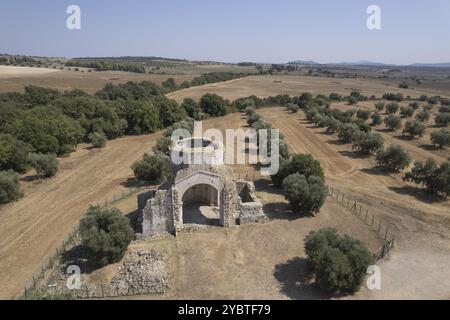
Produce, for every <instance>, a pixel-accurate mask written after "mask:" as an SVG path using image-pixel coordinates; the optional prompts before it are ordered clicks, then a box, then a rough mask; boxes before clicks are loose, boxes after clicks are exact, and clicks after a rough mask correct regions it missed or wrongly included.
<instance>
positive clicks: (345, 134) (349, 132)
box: [338, 123, 361, 143]
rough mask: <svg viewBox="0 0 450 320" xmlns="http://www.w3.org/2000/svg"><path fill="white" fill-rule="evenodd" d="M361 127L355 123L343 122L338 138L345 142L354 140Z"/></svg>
mask: <svg viewBox="0 0 450 320" xmlns="http://www.w3.org/2000/svg"><path fill="white" fill-rule="evenodd" d="M360 132H361V131H360V130H359V127H358V126H357V125H356V124H353V123H345V124H343V125H342V126H341V127H340V128H339V131H338V138H339V140H341V141H342V142H344V143H349V142H352V141H354V139H355V137H356V136H357V135H358V133H360Z"/></svg>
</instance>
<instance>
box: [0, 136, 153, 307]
mask: <svg viewBox="0 0 450 320" xmlns="http://www.w3.org/2000/svg"><path fill="white" fill-rule="evenodd" d="M159 135H160V133H157V134H153V135H146V136H139V137H125V138H121V139H117V140H114V141H110V142H108V144H107V146H106V147H105V148H104V149H101V150H94V149H88V148H87V146H85V145H80V146H79V147H78V150H77V151H76V152H74V153H72V154H71V155H70V157H68V158H63V159H60V161H61V164H60V171H59V172H58V174H57V175H56V177H54V178H52V179H50V180H46V181H43V182H42V183H30V182H25V183H24V189H25V196H24V198H22V199H21V200H19V201H17V202H15V203H11V204H9V205H6V206H4V207H2V208H1V209H0V221H1V224H0V270H1V272H0V283H1V286H0V298H9V297H11V296H14V295H17V294H20V293H21V291H22V290H23V287H24V286H25V284H26V282H27V281H30V279H31V277H32V275H33V274H34V273H35V272H36V271H37V269H38V268H39V266H40V265H41V264H42V263H44V262H45V260H46V259H47V258H48V256H49V255H50V254H52V253H53V252H54V250H55V248H56V247H57V246H59V245H60V244H61V242H62V241H63V240H64V239H65V238H66V236H67V235H68V233H69V232H70V231H71V230H72V229H73V228H74V227H75V226H76V225H77V223H78V221H79V219H80V217H81V216H82V215H83V214H84V212H85V210H86V208H87V206H88V205H89V204H94V203H97V202H102V201H104V200H106V199H111V198H112V197H113V196H114V194H116V193H119V192H121V191H122V190H124V189H125V186H124V185H123V184H124V183H125V182H126V181H127V179H128V178H129V177H132V171H131V169H130V166H131V164H132V163H133V162H134V161H135V160H137V159H139V158H140V157H141V156H142V155H143V153H144V152H146V151H147V152H148V151H151V147H152V146H153V144H154V143H155V141H156V139H157V137H159Z"/></svg>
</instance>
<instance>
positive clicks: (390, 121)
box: [384, 114, 402, 131]
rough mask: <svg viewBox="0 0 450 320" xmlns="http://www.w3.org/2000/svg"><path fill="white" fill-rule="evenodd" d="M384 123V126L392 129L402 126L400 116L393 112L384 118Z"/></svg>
mask: <svg viewBox="0 0 450 320" xmlns="http://www.w3.org/2000/svg"><path fill="white" fill-rule="evenodd" d="M384 123H385V124H386V127H387V128H389V129H390V130H392V131H395V130H397V129H400V128H401V126H402V121H401V120H400V118H399V117H397V116H395V115H393V114H390V115H388V116H387V117H386V118H384Z"/></svg>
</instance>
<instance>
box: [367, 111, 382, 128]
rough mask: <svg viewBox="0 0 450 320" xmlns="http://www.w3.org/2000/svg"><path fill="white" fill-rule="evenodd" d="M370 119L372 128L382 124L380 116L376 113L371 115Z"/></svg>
mask: <svg viewBox="0 0 450 320" xmlns="http://www.w3.org/2000/svg"><path fill="white" fill-rule="evenodd" d="M370 118H371V119H372V123H371V124H372V126H377V125H379V124H381V122H382V119H381V116H380V115H379V114H378V113H374V114H372V116H371V117H370Z"/></svg>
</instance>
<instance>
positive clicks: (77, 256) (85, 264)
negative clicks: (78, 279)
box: [61, 244, 100, 274]
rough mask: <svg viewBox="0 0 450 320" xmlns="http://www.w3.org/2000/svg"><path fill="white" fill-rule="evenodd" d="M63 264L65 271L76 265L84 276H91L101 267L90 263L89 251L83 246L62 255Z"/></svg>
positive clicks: (75, 247)
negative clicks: (90, 274)
mask: <svg viewBox="0 0 450 320" xmlns="http://www.w3.org/2000/svg"><path fill="white" fill-rule="evenodd" d="M61 264H62V265H63V268H64V270H67V267H68V266H70V265H76V266H78V267H79V268H80V271H81V273H82V274H89V273H91V272H94V271H95V270H98V269H100V267H98V266H96V265H95V264H93V263H91V262H89V259H88V255H87V251H86V249H85V247H83V246H82V245H81V244H79V245H76V246H74V247H72V248H70V249H69V250H66V251H64V252H63V253H62V254H61Z"/></svg>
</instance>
